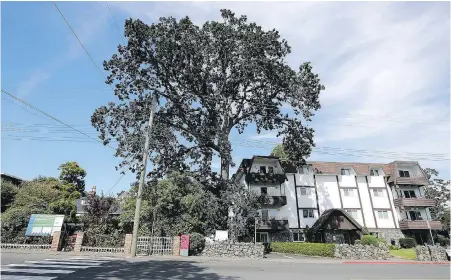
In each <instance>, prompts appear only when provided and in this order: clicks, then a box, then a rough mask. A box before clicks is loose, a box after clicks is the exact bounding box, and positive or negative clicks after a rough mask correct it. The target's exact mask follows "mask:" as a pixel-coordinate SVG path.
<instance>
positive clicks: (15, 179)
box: [1, 173, 25, 185]
mask: <svg viewBox="0 0 451 280" xmlns="http://www.w3.org/2000/svg"><path fill="white" fill-rule="evenodd" d="M1 178H2V179H4V180H7V181H10V182H11V183H13V184H14V185H20V184H21V183H22V182H24V181H25V180H24V179H22V178H19V177H16V176H13V175H10V174H7V173H1Z"/></svg>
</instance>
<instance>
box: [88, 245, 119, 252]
mask: <svg viewBox="0 0 451 280" xmlns="http://www.w3.org/2000/svg"><path fill="white" fill-rule="evenodd" d="M81 251H82V252H94V253H124V251H125V250H124V247H121V248H114V247H89V246H81Z"/></svg>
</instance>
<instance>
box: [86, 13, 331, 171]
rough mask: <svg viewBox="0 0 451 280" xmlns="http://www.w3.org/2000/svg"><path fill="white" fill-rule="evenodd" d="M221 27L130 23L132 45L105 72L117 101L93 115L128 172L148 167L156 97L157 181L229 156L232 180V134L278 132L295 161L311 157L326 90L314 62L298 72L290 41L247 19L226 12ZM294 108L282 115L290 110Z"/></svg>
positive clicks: (225, 167)
mask: <svg viewBox="0 0 451 280" xmlns="http://www.w3.org/2000/svg"><path fill="white" fill-rule="evenodd" d="M221 16H222V20H221V21H208V22H206V23H204V24H203V25H202V26H197V25H194V24H193V23H192V21H191V20H190V19H189V18H188V17H185V18H182V19H181V20H179V21H177V20H176V19H174V18H172V17H163V18H160V20H159V22H157V23H154V24H151V25H147V24H145V23H143V22H142V21H141V20H139V19H137V20H133V19H129V20H127V21H126V22H125V36H126V37H127V38H128V43H127V45H126V46H119V47H118V52H117V53H116V54H114V55H113V56H112V58H111V59H110V60H109V61H105V62H104V68H105V70H107V71H110V75H109V76H108V79H107V83H108V84H113V85H114V86H115V95H116V96H117V97H118V99H119V100H118V102H110V103H109V104H108V105H107V106H102V107H100V108H98V109H97V110H96V111H95V112H94V114H93V115H92V117H91V121H92V124H93V126H94V127H96V128H97V130H98V131H99V132H100V138H101V139H102V140H103V141H104V143H105V144H108V143H110V142H111V141H112V140H116V141H117V142H118V144H117V151H116V156H118V157H121V158H122V163H121V164H120V166H119V167H128V168H129V169H131V170H132V171H133V172H135V171H136V170H139V168H141V158H142V156H141V152H142V146H143V132H144V131H145V130H146V121H147V119H148V115H149V112H150V104H151V100H152V97H151V95H153V94H154V95H156V97H157V100H158V104H159V105H158V109H157V111H156V115H155V121H154V127H153V128H152V134H151V139H152V141H151V144H150V148H151V151H150V160H151V161H152V163H153V167H154V170H153V171H152V173H153V175H155V176H156V177H161V176H163V175H164V174H166V173H167V172H168V171H169V170H172V171H173V170H179V171H182V170H188V169H189V168H195V169H196V170H197V171H199V172H200V173H203V174H207V175H210V172H211V170H210V166H211V160H212V157H213V155H215V154H216V155H218V156H219V157H220V158H221V176H222V178H223V179H228V177H229V166H230V165H231V164H233V162H232V160H231V151H232V145H231V142H230V141H229V135H230V133H231V131H232V130H233V129H236V130H237V132H238V133H243V132H244V130H245V129H246V127H247V126H248V125H249V124H251V123H253V124H255V126H256V129H257V132H258V133H260V132H261V131H262V130H277V131H278V133H279V135H283V137H284V138H283V144H284V147H285V149H286V152H287V154H288V155H289V158H290V159H292V160H296V161H299V160H302V159H303V158H304V156H306V155H308V154H309V153H310V152H311V148H312V146H314V142H313V129H312V128H309V127H307V126H306V123H307V122H309V121H311V117H312V116H313V114H314V112H315V111H316V110H318V109H319V108H320V104H319V94H320V92H321V91H322V90H323V89H324V86H323V85H321V84H320V79H319V78H318V75H317V74H315V73H314V72H313V71H312V65H311V64H310V63H308V62H307V63H302V64H300V65H299V67H297V69H293V68H291V67H290V66H289V64H288V63H287V56H288V55H289V53H290V52H291V48H290V46H289V45H288V42H287V41H286V40H284V39H282V38H281V37H280V34H279V32H278V31H277V30H275V29H273V30H268V31H266V30H264V29H263V28H262V27H261V26H259V25H257V24H256V23H254V22H248V21H247V17H246V16H241V17H236V16H235V14H234V13H233V12H232V11H230V10H221ZM283 105H285V106H288V107H290V108H291V109H292V114H288V113H283V112H282V111H281V108H282V106H283Z"/></svg>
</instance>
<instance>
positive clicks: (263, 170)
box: [260, 166, 266, 174]
mask: <svg viewBox="0 0 451 280" xmlns="http://www.w3.org/2000/svg"><path fill="white" fill-rule="evenodd" d="M260 174H266V166H260Z"/></svg>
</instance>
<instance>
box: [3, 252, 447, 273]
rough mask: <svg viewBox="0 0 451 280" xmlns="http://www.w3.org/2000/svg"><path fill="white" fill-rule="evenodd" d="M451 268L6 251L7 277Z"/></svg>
mask: <svg viewBox="0 0 451 280" xmlns="http://www.w3.org/2000/svg"><path fill="white" fill-rule="evenodd" d="M75 258H78V259H75ZM46 259H47V260H46ZM16 261H18V262H16ZM11 263H19V266H14V265H6V264H11ZM20 263H22V264H21V265H20ZM449 273H450V267H449V265H437V264H428V265H427V264H343V263H341V262H337V261H327V260H320V259H318V261H315V260H310V262H306V261H300V260H294V259H280V260H277V259H264V260H208V259H201V258H185V259H164V258H137V259H103V258H102V257H98V256H97V257H92V256H91V257H88V256H78V257H77V256H75V255H70V254H67V253H66V254H58V255H52V254H48V253H46V254H42V253H37V254H36V253H33V254H14V253H6V254H5V253H4V252H2V275H1V276H2V277H1V279H5V280H8V279H15V280H24V279H29V280H50V279H70V280H75V279H82V280H83V279H85V280H91V279H96V280H98V279H108V280H120V279H130V280H138V279H161V280H163V279H193V280H194V279H200V280H207V279H210V280H219V279H221V280H222V279H228V280H232V279H255V280H257V279H258V280H282V279H309V280H310V279H321V280H331V279H332V280H341V279H345V280H364V279H379V280H382V279H384V280H385V279H450V274H449Z"/></svg>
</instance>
